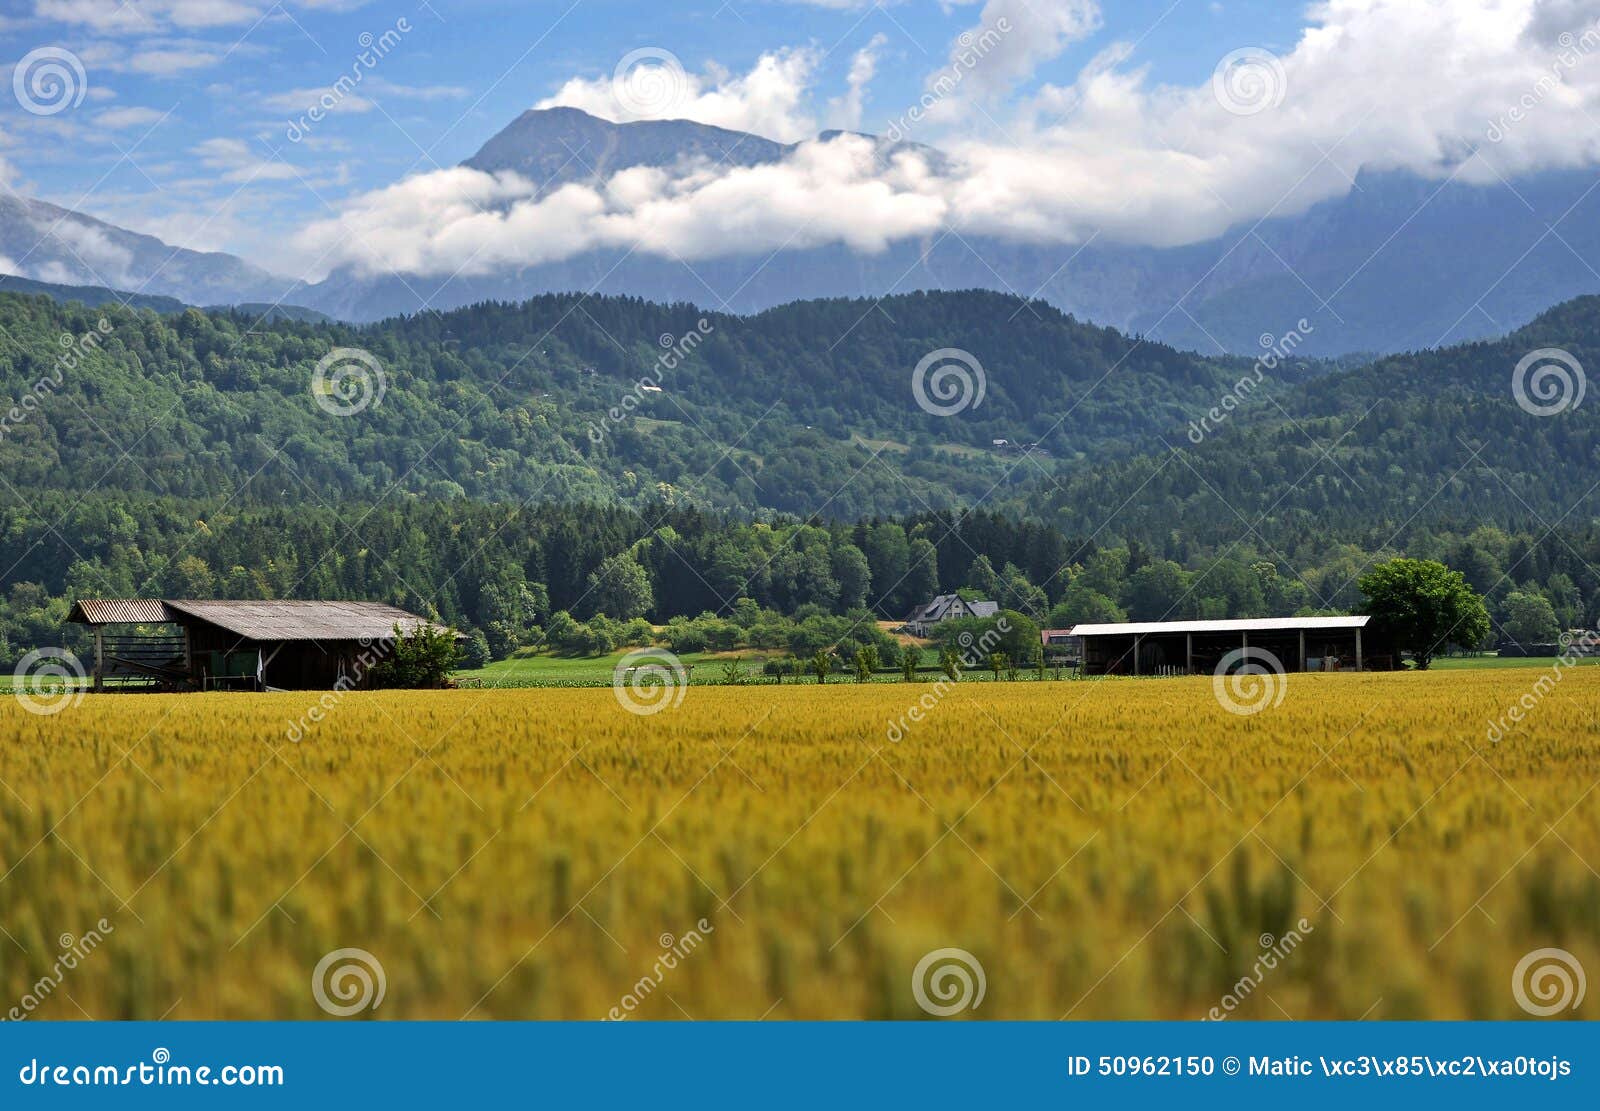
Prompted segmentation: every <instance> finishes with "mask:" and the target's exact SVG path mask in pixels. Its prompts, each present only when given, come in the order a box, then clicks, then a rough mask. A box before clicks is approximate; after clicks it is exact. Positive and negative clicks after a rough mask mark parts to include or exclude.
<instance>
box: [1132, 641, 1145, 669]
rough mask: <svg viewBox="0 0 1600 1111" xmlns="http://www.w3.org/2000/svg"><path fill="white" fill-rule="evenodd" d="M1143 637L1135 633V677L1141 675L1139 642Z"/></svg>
mask: <svg viewBox="0 0 1600 1111" xmlns="http://www.w3.org/2000/svg"><path fill="white" fill-rule="evenodd" d="M1143 639H1144V638H1143V637H1141V636H1138V635H1135V636H1134V638H1133V677H1134V678H1135V679H1137V678H1138V677H1139V642H1140V641H1142V640H1143Z"/></svg>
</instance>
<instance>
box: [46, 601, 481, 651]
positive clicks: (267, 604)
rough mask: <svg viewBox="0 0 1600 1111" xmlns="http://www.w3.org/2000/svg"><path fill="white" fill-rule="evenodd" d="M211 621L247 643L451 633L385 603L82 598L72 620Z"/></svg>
mask: <svg viewBox="0 0 1600 1111" xmlns="http://www.w3.org/2000/svg"><path fill="white" fill-rule="evenodd" d="M185 617H191V618H196V619H198V620H201V621H206V622H209V623H211V624H213V625H216V626H217V627H218V628H221V629H226V630H227V631H228V632H230V633H233V634H234V635H235V636H240V637H243V638H245V639H246V640H267V641H277V640H382V639H383V638H384V637H387V636H392V635H393V633H394V627H395V626H396V625H399V626H400V628H401V630H402V631H403V632H408V633H409V632H412V631H414V630H415V629H416V628H417V627H418V626H421V625H428V626H431V627H432V628H434V629H435V630H439V631H443V632H449V630H448V629H445V627H444V626H442V625H435V624H434V623H433V622H431V621H428V620H427V619H425V618H422V617H418V616H417V615H416V614H414V613H411V612H409V611H407V610H403V609H401V608H400V607H399V606H391V605H388V604H387V603H384V602H337V601H302V600H297V599H278V600H273V601H214V600H202V599H172V598H167V599H159V600H158V599H155V598H83V599H80V600H79V601H78V602H76V603H75V604H74V605H73V607H72V612H71V613H70V614H69V615H68V617H67V620H68V621H72V622H76V623H78V624H84V625H119V624H124V623H126V624H146V623H150V622H158V621H182V620H183V619H184V618H185Z"/></svg>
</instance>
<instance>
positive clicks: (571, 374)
mask: <svg viewBox="0 0 1600 1111" xmlns="http://www.w3.org/2000/svg"><path fill="white" fill-rule="evenodd" d="M102 321H103V322H104V324H103V325H102ZM0 327H3V328H4V329H5V332H6V335H7V336H8V337H9V339H10V342H9V343H7V344H5V345H3V347H0V394H4V395H8V396H10V397H12V398H16V399H18V400H20V399H22V398H23V397H24V396H25V395H28V394H37V395H38V396H37V397H36V399H35V404H34V405H33V406H32V407H31V408H30V409H29V410H28V412H26V413H25V414H22V416H21V417H20V418H19V419H17V420H14V421H9V422H7V423H6V426H5V428H4V430H3V431H4V435H3V438H0V474H3V475H4V477H5V478H6V480H7V481H9V482H11V483H13V484H15V485H17V486H18V487H23V488H30V489H42V488H51V489H59V490H75V489H86V488H88V487H90V486H97V487H98V488H101V489H117V490H126V491H138V492H141V493H149V494H160V495H170V496H177V497H190V498H208V497H227V496H229V495H233V494H237V495H238V496H241V497H244V498H246V499H247V500H252V501H280V502H281V501H288V502H293V503H298V502H300V501H303V500H305V499H306V497H307V489H308V488H309V489H312V490H314V491H315V492H316V494H317V496H319V497H323V498H328V499H339V498H358V499H359V498H378V497H382V496H385V495H396V494H398V495H403V496H432V497H443V498H448V497H461V496H468V497H473V498H478V499H483V500H491V501H492V500H527V499H539V500H554V501H564V502H574V501H585V502H596V503H605V502H616V503H620V504H629V505H643V504H647V503H653V502H655V501H657V500H661V499H665V500H667V501H669V502H672V503H675V504H693V505H698V506H703V507H709V508H721V509H735V510H746V511H751V512H761V511H782V512H789V513H801V514H805V513H811V512H824V513H827V514H828V515H829V516H832V517H842V518H851V517H854V516H857V515H860V514H866V513H896V512H902V513H903V512H911V511H916V510H919V509H923V508H927V507H947V506H955V505H959V504H963V503H967V502H971V501H975V500H977V499H978V498H980V497H984V496H985V495H988V496H990V497H994V496H996V495H999V496H1004V494H1005V492H1006V490H1007V489H1011V488H1015V487H1017V486H1020V485H1021V484H1023V483H1025V482H1031V481H1032V480H1033V479H1035V478H1037V477H1038V474H1039V468H1036V467H1034V466H1031V465H1025V466H1021V467H1018V466H1017V463H1018V460H1017V458H1016V457H1015V456H1012V455H1009V454H1007V453H1006V452H1004V451H997V450H995V448H994V445H993V443H992V441H994V440H997V439H1004V440H1008V441H1012V442H1017V441H1033V440H1041V441H1042V446H1043V447H1044V448H1045V449H1046V450H1047V451H1048V452H1049V453H1050V455H1049V457H1044V456H1040V457H1037V458H1036V459H1035V462H1038V463H1039V464H1040V466H1041V467H1043V468H1044V469H1046V470H1054V469H1055V468H1056V467H1057V466H1058V465H1060V463H1062V462H1070V461H1072V460H1073V459H1078V458H1087V457H1091V456H1092V457H1094V458H1096V459H1099V458H1104V457H1106V456H1108V455H1115V454H1118V453H1126V452H1128V451H1132V450H1138V449H1142V448H1144V447H1145V446H1147V445H1148V444H1149V443H1150V441H1151V437H1152V436H1153V435H1155V434H1156V433H1157V432H1158V431H1159V430H1161V429H1163V428H1167V427H1171V426H1173V425H1175V424H1178V425H1181V424H1182V422H1183V421H1185V420H1187V419H1188V414H1189V413H1190V412H1191V411H1193V410H1195V409H1196V408H1201V407H1204V406H1206V405H1209V404H1212V402H1213V399H1214V398H1215V396H1216V395H1217V394H1218V392H1219V391H1220V390H1221V389H1222V386H1223V383H1225V382H1228V381H1231V380H1232V379H1233V378H1236V377H1237V376H1238V375H1239V374H1240V373H1242V372H1243V370H1244V368H1246V367H1247V366H1248V364H1246V363H1244V362H1242V361H1239V360H1231V361H1224V362H1213V361H1210V360H1205V359H1201V358H1199V357H1198V356H1194V355H1190V354H1185V353H1182V352H1178V351H1174V350H1172V349H1170V348H1166V347H1161V346H1159V345H1156V344H1141V343H1138V342H1136V341H1134V340H1132V339H1129V338H1127V337H1125V336H1122V335H1120V334H1118V333H1116V332H1114V331H1111V330H1109V329H1103V328H1093V327H1089V326H1086V325H1083V324H1080V323H1078V322H1076V321H1074V320H1072V319H1071V318H1070V317H1067V316H1064V315H1062V314H1061V313H1059V312H1058V311H1056V310H1054V309H1051V308H1049V307H1048V306H1045V305H1043V304H1038V303H1027V302H1024V301H1021V300H1019V299H1016V298H1011V297H1003V296H999V295H995V294H987V293H972V294H915V295H908V296H904V297H895V298H890V299H888V300H886V301H884V302H882V303H874V302H867V301H844V300H839V301H819V302H809V303H802V304H796V305H791V306H787V307H785V308H781V309H774V310H771V311H769V312H766V313H762V314H761V315H759V316H754V317H749V318H742V317H734V316H725V315H716V314H703V313H701V312H700V311H699V310H698V309H696V308H694V307H692V306H689V305H677V306H661V305H652V304H648V303H646V302H642V301H638V300H632V299H625V298H589V299H582V298H579V297H576V296H560V297H556V296H552V297H544V298H540V299H537V300H535V301H531V302H528V303H527V304H524V305H519V306H505V305H484V306H478V307H475V308H468V309H461V310H457V311H455V312H451V313H446V314H437V313H425V314H422V315H420V316H417V317H414V318H410V319H405V320H395V321H389V322H386V323H384V324H380V325H374V326H372V327H370V328H366V329H360V330H355V329H350V328H345V327H340V326H334V325H329V324H323V323H315V322H298V321H289V320H276V321H271V322H264V321H260V320H256V319H254V318H252V317H249V316H247V315H244V314H218V313H204V312H200V311H195V310H191V311H188V312H184V313H182V314H180V315H176V316H158V315H156V314H153V313H134V312H129V311H126V310H123V309H120V308H117V307H114V306H112V307H101V308H98V309H86V308H84V307H82V306H74V305H62V304H58V303H56V302H54V301H50V300H46V299H43V298H24V297H15V296H0ZM89 334H94V335H95V339H96V342H95V344H94V349H93V350H90V351H87V352H86V353H80V352H77V351H76V345H75V342H74V341H75V340H76V339H78V338H80V337H83V336H85V335H89ZM339 347H352V348H361V349H363V350H365V351H368V352H370V353H371V355H372V357H373V358H374V359H375V360H376V361H377V364H378V365H379V366H380V367H381V375H382V379H383V389H382V394H381V397H375V398H374V399H373V401H372V403H371V404H370V405H368V406H367V407H365V408H364V409H362V410H361V411H360V412H357V413H354V414H353V415H349V416H338V415H334V414H332V413H330V412H327V411H325V410H324V409H323V408H322V407H320V406H319V405H318V403H317V402H318V398H317V397H316V396H315V395H314V386H313V384H314V381H315V379H316V366H317V363H318V361H319V360H320V359H322V358H323V357H324V356H327V355H328V354H329V352H330V351H332V350H333V349H334V348H339ZM947 347H948V348H960V349H963V350H965V351H968V352H971V353H972V355H973V356H974V357H975V358H976V359H978V360H979V361H980V362H981V364H982V367H983V370H984V379H985V389H984V394H983V398H982V402H981V404H978V405H975V406H973V407H971V408H968V409H966V410H965V411H962V412H959V413H957V414H956V415H954V416H949V417H940V416H935V415H931V414H930V413H928V412H926V411H924V409H923V408H921V407H919V406H918V404H917V402H916V399H915V396H914V394H913V390H912V373H913V369H914V368H915V367H916V366H917V364H918V362H919V360H921V359H922V358H923V357H924V356H925V355H928V354H929V353H930V352H933V351H935V350H937V349H939V348H947ZM63 352H67V353H68V354H69V355H72V356H73V363H72V365H71V366H70V367H64V366H63ZM1315 369H1317V368H1316V366H1315V365H1296V366H1294V367H1293V368H1292V370H1291V371H1290V372H1289V377H1290V378H1293V377H1304V376H1306V375H1309V374H1310V373H1312V372H1313V370H1315ZM641 379H647V380H648V381H649V382H650V384H651V385H654V386H658V387H659V391H657V390H651V389H641V388H640V387H639V386H638V383H639V382H640V381H641ZM997 483H1000V484H1001V488H1000V489H999V490H995V489H994V487H995V486H996V484H997Z"/></svg>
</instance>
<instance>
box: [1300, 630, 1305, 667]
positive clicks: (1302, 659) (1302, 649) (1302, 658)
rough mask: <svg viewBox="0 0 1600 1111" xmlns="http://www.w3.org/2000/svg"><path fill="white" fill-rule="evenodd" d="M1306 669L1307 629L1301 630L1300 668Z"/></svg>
mask: <svg viewBox="0 0 1600 1111" xmlns="http://www.w3.org/2000/svg"><path fill="white" fill-rule="evenodd" d="M1305 669H1306V631H1305V630H1304V629H1301V630H1300V670H1301V671H1304V670H1305Z"/></svg>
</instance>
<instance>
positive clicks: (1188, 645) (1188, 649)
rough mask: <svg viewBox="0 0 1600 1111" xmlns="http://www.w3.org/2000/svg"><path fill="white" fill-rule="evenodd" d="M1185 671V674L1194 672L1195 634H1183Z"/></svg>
mask: <svg viewBox="0 0 1600 1111" xmlns="http://www.w3.org/2000/svg"><path fill="white" fill-rule="evenodd" d="M1183 671H1184V674H1185V675H1193V674H1194V634H1193V633H1184V634H1183Z"/></svg>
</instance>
